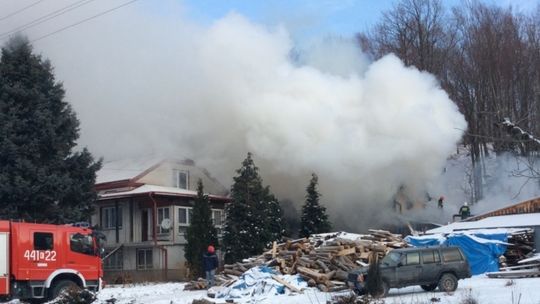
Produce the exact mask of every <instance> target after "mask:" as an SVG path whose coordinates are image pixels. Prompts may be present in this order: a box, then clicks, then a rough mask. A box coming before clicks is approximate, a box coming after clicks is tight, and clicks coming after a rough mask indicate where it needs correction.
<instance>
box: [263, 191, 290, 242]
mask: <svg viewBox="0 0 540 304" xmlns="http://www.w3.org/2000/svg"><path fill="white" fill-rule="evenodd" d="M265 192H266V195H265V196H266V197H265V200H264V201H265V202H266V206H265V207H266V208H265V209H266V210H265V214H266V223H267V227H266V230H267V233H268V236H267V237H268V241H269V242H273V241H278V242H279V241H281V239H282V237H283V235H284V234H285V221H284V219H283V211H282V209H281V205H280V203H279V201H278V199H277V198H276V197H275V196H274V195H273V194H271V193H270V188H269V187H266V188H265Z"/></svg>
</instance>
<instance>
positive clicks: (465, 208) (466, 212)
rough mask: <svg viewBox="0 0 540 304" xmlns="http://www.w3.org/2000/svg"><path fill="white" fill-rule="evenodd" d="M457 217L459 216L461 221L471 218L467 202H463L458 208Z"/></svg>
mask: <svg viewBox="0 0 540 304" xmlns="http://www.w3.org/2000/svg"><path fill="white" fill-rule="evenodd" d="M459 215H460V216H461V219H462V220H464V219H466V218H468V217H469V216H471V208H469V204H468V203H467V202H464V203H463V206H461V208H459Z"/></svg>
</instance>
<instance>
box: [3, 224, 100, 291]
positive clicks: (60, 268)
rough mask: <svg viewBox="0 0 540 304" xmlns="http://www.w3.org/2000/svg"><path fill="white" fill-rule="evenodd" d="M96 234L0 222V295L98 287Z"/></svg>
mask: <svg viewBox="0 0 540 304" xmlns="http://www.w3.org/2000/svg"><path fill="white" fill-rule="evenodd" d="M102 244H103V240H102V239H101V237H99V234H98V233H96V232H93V231H92V230H91V229H88V228H81V227H75V226H72V225H50V224H31V223H20V222H13V221H0V297H3V298H7V299H9V298H16V299H53V298H56V297H57V296H58V295H59V294H60V293H61V292H62V291H63V290H65V289H67V288H72V287H74V288H86V289H88V290H91V291H98V290H100V289H101V286H102V280H101V278H102V275H103V270H102V267H101V257H100V254H101V247H102Z"/></svg>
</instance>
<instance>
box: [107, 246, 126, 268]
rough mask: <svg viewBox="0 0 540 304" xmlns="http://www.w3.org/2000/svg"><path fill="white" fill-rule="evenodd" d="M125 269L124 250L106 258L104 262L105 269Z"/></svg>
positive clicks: (119, 250)
mask: <svg viewBox="0 0 540 304" xmlns="http://www.w3.org/2000/svg"><path fill="white" fill-rule="evenodd" d="M107 255H108V253H107ZM107 255H106V256H107ZM123 268H124V252H123V251H122V248H120V249H118V250H117V251H116V252H115V253H113V254H111V255H110V256H109V257H108V258H106V259H105V260H104V261H103V269H106V270H122V269H123Z"/></svg>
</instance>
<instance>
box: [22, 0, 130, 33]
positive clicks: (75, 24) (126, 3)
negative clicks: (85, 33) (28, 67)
mask: <svg viewBox="0 0 540 304" xmlns="http://www.w3.org/2000/svg"><path fill="white" fill-rule="evenodd" d="M136 1H138V0H131V1H128V2H125V3H123V4H121V5H119V6H115V7H113V8H111V9H108V10H106V11H103V12H101V13H99V14H96V15H93V16H91V17H88V18H86V19H83V20H81V21H79V22H75V23H73V24H70V25H68V26H65V27H62V28H60V29H58V30H56V31H54V32H51V33H49V34H46V35H43V36H41V37H38V38H36V39H33V40H32V41H30V42H35V41H39V40H41V39H44V38H47V37H49V36H52V35H54V34H57V33H59V32H62V31H64V30H67V29H69V28H72V27H74V26H77V25H79V24H81V23H84V22H86V21H90V20H92V19H95V18H97V17H100V16H103V15H105V14H108V13H110V12H112V11H115V10H117V9H119V8H122V7H124V6H127V5H130V4H132V3H134V2H136Z"/></svg>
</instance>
